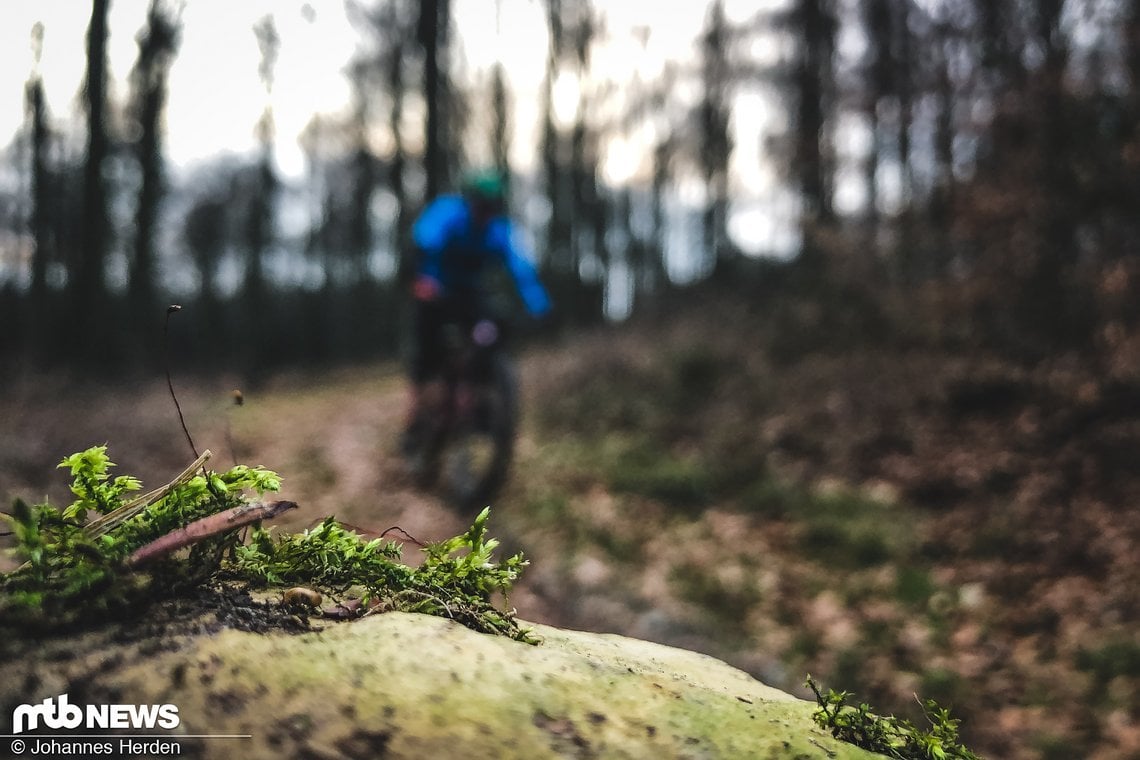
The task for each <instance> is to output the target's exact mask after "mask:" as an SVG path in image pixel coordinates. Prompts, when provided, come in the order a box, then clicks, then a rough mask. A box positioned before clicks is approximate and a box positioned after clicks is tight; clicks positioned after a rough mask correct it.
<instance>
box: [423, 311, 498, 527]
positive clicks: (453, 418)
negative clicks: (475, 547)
mask: <svg viewBox="0 0 1140 760" xmlns="http://www.w3.org/2000/svg"><path fill="white" fill-rule="evenodd" d="M502 334H503V325H502V323H501V322H496V321H493V320H488V319H484V320H480V321H478V322H476V323H475V324H474V325H473V326H472V325H463V324H460V323H451V324H447V325H445V327H444V330H443V336H444V346H445V349H446V356H447V361H446V362H445V364H444V370H443V374H442V377H440V378H439V379H437V380H436V381H434V382H432V383H429V385H428V388H427V390H426V392H425V394H424V400H423V404H422V407H421V410H420V413H419V414H418V415H417V417H416V419H415V420H413V422H412V425H411V426H410V428H409V430H408V436H407V438H406V440H405V442H404V455H405V457H406V458H407V460H408V464H409V466H410V469H411V471H412V474H413V475H414V477H415V478H416V480H417V483H418V484H419V486H420V487H422V488H431V487H432V486H435V485H440V486H441V487H442V490H443V492H444V497H445V498H446V499H447V500H448V501H449V502H450V503H451V504H452V505H453V506H454V507H455V508H456V509H458V510H460V511H461V512H464V513H466V512H471V511H477V510H479V509H481V508H482V507H484V506H487V505H486V501H487V500H488V499H490V498H492V497H493V496H494V495H495V493H496V492H497V491H498V489H499V488H500V487H501V486H502V484H503V481H504V480H505V479H506V475H507V471H508V469H509V466H510V462H511V455H512V453H513V450H514V440H515V429H516V425H517V421H518V383H517V380H516V377H515V370H514V366H513V364H512V362H511V361H510V359H509V357H508V356H507V354H506V351H505V350H504V348H503V340H502Z"/></svg>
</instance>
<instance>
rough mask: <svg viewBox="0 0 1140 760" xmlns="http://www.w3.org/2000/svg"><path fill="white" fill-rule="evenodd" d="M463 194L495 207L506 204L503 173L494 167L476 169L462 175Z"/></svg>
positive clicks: (499, 207) (498, 207)
mask: <svg viewBox="0 0 1140 760" xmlns="http://www.w3.org/2000/svg"><path fill="white" fill-rule="evenodd" d="M462 190H463V195H465V196H466V197H467V198H469V199H471V200H473V201H475V202H478V203H482V204H485V205H487V206H490V207H492V208H495V209H502V208H503V207H504V206H505V205H506V187H505V184H504V182H503V175H502V174H500V173H499V172H498V171H497V170H495V169H476V170H474V171H470V172H468V173H467V174H466V175H464V177H463V184H462Z"/></svg>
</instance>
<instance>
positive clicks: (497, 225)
mask: <svg viewBox="0 0 1140 760" xmlns="http://www.w3.org/2000/svg"><path fill="white" fill-rule="evenodd" d="M492 224H493V225H494V226H493V227H492V229H491V230H490V233H491V236H492V238H493V239H494V241H495V247H496V249H497V250H498V251H499V252H500V253H501V255H502V257H503V265H504V266H505V267H506V268H507V271H508V272H510V274H511V278H512V279H513V280H514V281H515V287H516V288H518V291H519V295H520V296H521V297H522V300H523V305H524V306H526V310H527V312H529V313H530V315H531V316H532V317H542V316H545V315H547V314H548V313H550V306H551V304H550V296H549V295H548V294H547V292H546V288H544V287H542V283H541V282H540V281H539V279H538V272H536V271H535V269H534V265H533V264H531V263H530V257H529V256H528V255H527V252H526V249H525V248H524V247H523V245H522V244H521V242H520V241H519V240H518V236H517V235H516V234H515V230H514V227H513V225H512V224H511V223H510V221H508V220H507V219H505V218H504V219H496V220H495V221H494V222H493V223H492Z"/></svg>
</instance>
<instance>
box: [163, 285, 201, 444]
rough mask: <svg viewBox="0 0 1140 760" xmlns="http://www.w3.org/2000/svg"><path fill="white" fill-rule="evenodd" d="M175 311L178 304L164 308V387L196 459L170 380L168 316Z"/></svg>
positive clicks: (184, 419)
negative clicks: (176, 411)
mask: <svg viewBox="0 0 1140 760" xmlns="http://www.w3.org/2000/svg"><path fill="white" fill-rule="evenodd" d="M176 311H182V307H181V306H179V305H178V304H171V305H170V306H167V307H166V319H165V320H164V321H163V323H162V364H163V368H164V369H165V370H166V387H167V388H168V389H170V398H172V399H174V408H175V409H176V410H178V422H179V423H180V424H181V425H182V432H183V433H185V434H186V440H187V442H188V443H189V444H190V450H191V451H192V452H194V457H195V458H197V457H198V447H197V446H195V445H194V438H193V437H192V436H191V435H190V429H189V428H187V427H186V418H185V417H184V416H183V415H182V405H181V404H179V403H178V394H176V393H175V392H174V381H173V380H171V379H170V354H169V351H170V345H169V344H170V340H169V335H170V315H171V314H173V313H174V312H176Z"/></svg>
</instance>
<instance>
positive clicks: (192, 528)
mask: <svg viewBox="0 0 1140 760" xmlns="http://www.w3.org/2000/svg"><path fill="white" fill-rule="evenodd" d="M296 507H297V504H296V502H292V501H270V502H257V503H254V504H243V505H242V506H240V507H234V508H233V509H227V510H226V511H225V512H219V513H218V514H216V515H210V516H209V517H203V518H202V519H200V520H195V521H194V522H192V523H190V524H189V525H186V526H184V527H181V528H179V529H178V530H173V531H171V532H170V533H167V534H166V535H164V536H161V537H159V538H156V539H155V540H154V541H151V542H150V543H149V544H147V545H146V546H142V547H140V548H138V549H136V550H135V552H134V554H132V555H131V556H130V557H129V558H128V559H127V566H128V567H132V568H134V567H139V566H141V565H145V564H146V563H148V562H150V561H152V560H155V559H158V558H159V557H164V556H166V555H167V554H171V553H173V552H176V551H178V550H179V549H183V548H185V547H187V546H190V545H192V544H196V543H198V542H199V541H202V540H204V539H207V538H210V537H211V536H216V535H218V534H219V533H226V532H228V531H231V530H234V529H235V528H240V527H242V526H245V525H249V524H250V523H255V522H257V521H258V520H265V519H268V518H271V517H276V516H277V515H279V514H281V513H282V512H285V511H287V510H290V509H296Z"/></svg>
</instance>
